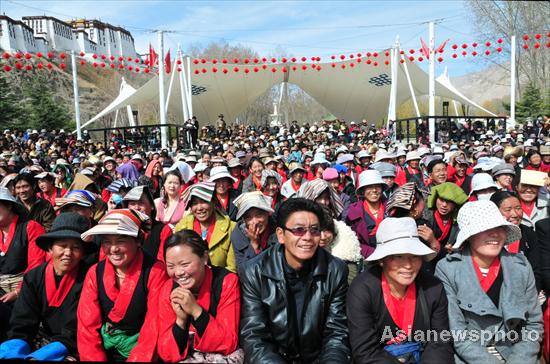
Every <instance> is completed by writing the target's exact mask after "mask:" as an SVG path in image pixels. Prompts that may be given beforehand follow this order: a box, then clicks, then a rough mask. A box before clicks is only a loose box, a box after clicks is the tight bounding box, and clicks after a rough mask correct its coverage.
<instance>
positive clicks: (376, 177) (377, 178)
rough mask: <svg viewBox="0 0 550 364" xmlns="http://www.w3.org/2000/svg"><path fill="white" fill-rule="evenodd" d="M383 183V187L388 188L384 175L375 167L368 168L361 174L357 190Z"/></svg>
mask: <svg viewBox="0 0 550 364" xmlns="http://www.w3.org/2000/svg"><path fill="white" fill-rule="evenodd" d="M372 185H381V186H382V189H383V190H385V189H387V188H388V185H387V184H386V182H384V180H383V179H382V175H381V174H380V172H378V171H377V170H375V169H367V170H366V171H363V172H361V174H359V185H358V186H357V191H359V190H360V189H361V188H363V187H366V186H372Z"/></svg>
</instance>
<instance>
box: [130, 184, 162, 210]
mask: <svg viewBox="0 0 550 364" xmlns="http://www.w3.org/2000/svg"><path fill="white" fill-rule="evenodd" d="M144 194H145V196H146V197H147V198H148V199H149V201H150V202H151V204H152V206H153V208H154V206H155V199H154V198H153V195H152V194H151V190H150V189H149V187H147V186H145V185H141V186H136V187H134V188H132V189H131V190H130V191H128V193H127V194H126V195H124V198H123V199H122V201H124V202H125V206H127V205H128V201H139V200H141V196H143V195H144Z"/></svg>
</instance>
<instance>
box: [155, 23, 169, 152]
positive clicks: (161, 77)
mask: <svg viewBox="0 0 550 364" xmlns="http://www.w3.org/2000/svg"><path fill="white" fill-rule="evenodd" d="M157 33H158V42H159V51H160V59H159V62H158V64H159V113H160V124H161V125H164V124H166V109H165V105H166V103H165V100H164V34H163V31H162V30H159V31H158V32H157ZM166 139H167V133H166V127H161V128H160V143H161V148H162V149H167V148H168V140H166Z"/></svg>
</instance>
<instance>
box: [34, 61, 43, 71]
mask: <svg viewBox="0 0 550 364" xmlns="http://www.w3.org/2000/svg"><path fill="white" fill-rule="evenodd" d="M36 68H38V69H39V70H41V69H43V68H44V65H43V64H42V63H39V64H37V65H36Z"/></svg>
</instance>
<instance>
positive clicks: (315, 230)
mask: <svg viewBox="0 0 550 364" xmlns="http://www.w3.org/2000/svg"><path fill="white" fill-rule="evenodd" d="M283 230H288V231H290V232H291V233H292V235H295V236H304V235H306V233H307V232H308V231H309V233H310V234H311V236H320V235H321V229H320V228H319V226H310V227H304V226H300V227H296V228H293V229H289V228H287V227H284V226H283Z"/></svg>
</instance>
